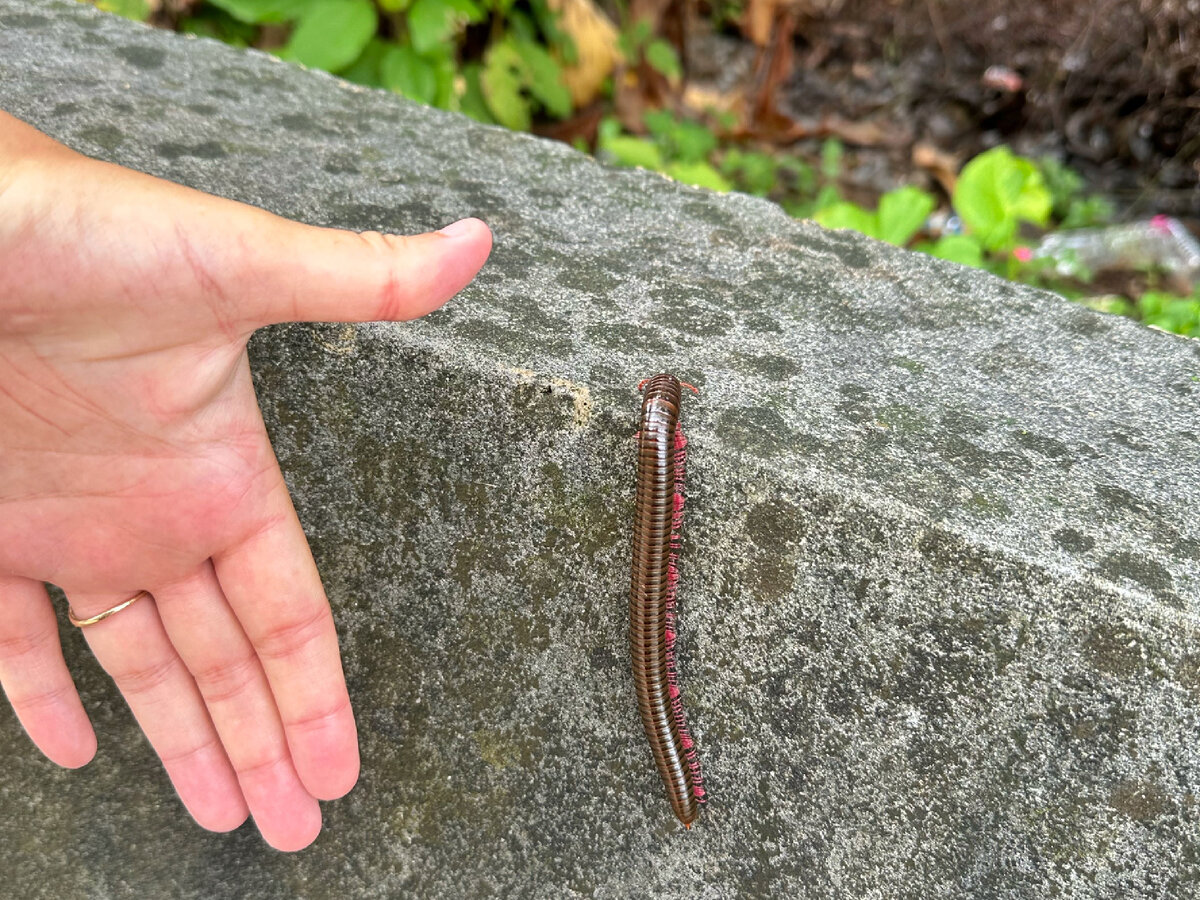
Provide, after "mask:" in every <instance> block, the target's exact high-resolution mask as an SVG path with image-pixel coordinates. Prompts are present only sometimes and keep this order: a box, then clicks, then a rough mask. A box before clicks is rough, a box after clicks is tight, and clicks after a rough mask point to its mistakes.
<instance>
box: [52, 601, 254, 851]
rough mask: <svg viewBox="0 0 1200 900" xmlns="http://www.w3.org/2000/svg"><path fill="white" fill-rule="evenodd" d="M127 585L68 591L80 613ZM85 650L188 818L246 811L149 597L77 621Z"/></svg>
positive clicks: (216, 826)
mask: <svg viewBox="0 0 1200 900" xmlns="http://www.w3.org/2000/svg"><path fill="white" fill-rule="evenodd" d="M129 596H132V592H130V593H129V594H125V595H123V596H113V595H111V594H78V593H72V594H71V595H70V597H69V599H70V602H71V609H72V611H73V613H74V614H75V616H76V617H77V618H79V619H82V620H85V621H86V620H87V619H88V618H89V617H93V616H96V615H98V614H99V613H101V612H103V611H105V610H108V609H112V608H113V607H115V606H117V605H118V604H120V603H121V602H122V601H123V600H125V599H127V598H128V597H129ZM83 635H84V637H85V638H86V639H87V642H88V645H89V646H90V647H91V648H92V653H94V654H95V656H96V659H97V660H98V661H99V663H100V665H101V666H103V667H104V670H105V671H106V672H108V674H109V675H110V676H111V677H112V679H113V681H115V682H116V684H117V687H118V688H119V689H120V691H121V693H122V695H124V697H125V701H126V702H127V703H128V704H129V708H130V710H132V712H133V716H134V718H135V719H137V722H138V725H140V726H141V728H142V731H143V732H144V733H145V735H146V738H147V739H148V740H149V741H150V745H151V746H152V747H153V748H154V751H155V752H156V753H157V754H158V756H159V758H160V759H161V760H162V763H163V767H164V768H165V769H166V771H167V775H168V776H169V777H170V779H171V783H172V784H173V785H174V786H175V791H176V792H177V793H178V794H179V799H180V800H181V801H182V802H183V805H184V806H185V807H187V810H188V812H189V813H191V815H192V818H194V819H195V820H196V821H197V822H198V823H199V824H200V825H201V826H202V827H204V828H207V829H209V830H212V831H229V830H231V829H233V828H236V827H237V826H238V825H240V824H241V823H242V822H244V821H245V819H246V812H247V810H246V802H245V800H244V799H243V797H242V792H241V789H240V787H239V786H238V782H237V777H236V775H235V774H234V771H233V768H232V767H231V766H230V764H229V759H228V757H227V756H226V755H225V751H224V749H223V748H222V746H221V741H220V738H219V737H218V736H217V732H216V729H215V728H214V727H213V723H212V720H211V719H210V718H209V716H208V713H207V711H206V710H205V707H204V701H203V700H202V698H201V696H200V692H199V691H198V690H197V689H196V682H195V681H194V680H193V679H192V676H191V674H190V673H189V672H188V670H187V667H186V666H185V665H184V664H183V661H182V660H181V659H180V657H179V654H177V653H176V652H175V648H174V647H173V646H172V645H171V641H170V640H169V638H168V637H167V633H166V631H165V630H164V629H163V624H162V621H161V619H160V618H159V615H158V610H157V608H156V606H155V601H154V599H153V598H152V597H150V596H146V597H143V598H142V599H141V600H139V601H138V602H135V603H133V604H131V605H130V606H129V607H127V608H125V609H122V610H121V611H120V612H117V613H115V614H114V615H112V616H110V617H108V618H105V619H103V620H102V621H98V622H95V623H94V624H88V625H85V626H84V627H83Z"/></svg>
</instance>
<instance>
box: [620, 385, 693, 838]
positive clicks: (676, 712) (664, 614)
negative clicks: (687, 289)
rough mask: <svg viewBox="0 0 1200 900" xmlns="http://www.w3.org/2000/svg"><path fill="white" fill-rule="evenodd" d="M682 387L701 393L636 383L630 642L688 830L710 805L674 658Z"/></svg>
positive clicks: (663, 765)
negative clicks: (639, 416) (705, 804)
mask: <svg viewBox="0 0 1200 900" xmlns="http://www.w3.org/2000/svg"><path fill="white" fill-rule="evenodd" d="M684 387H686V388H688V389H690V390H691V391H693V392H695V393H699V391H696V389H695V388H694V387H692V386H691V385H690V384H685V383H684V382H681V381H680V380H679V379H678V378H676V377H675V376H674V375H667V374H663V375H655V376H654V377H653V378H647V379H646V380H645V381H643V382H642V383H641V384H639V385H638V389H639V390H641V391H642V419H641V428H640V430H639V431H638V435H637V499H636V507H635V513H634V519H633V574H632V579H631V590H630V597H629V644H630V651H631V655H632V657H633V683H634V687H635V689H636V691H637V701H638V712H639V713H641V717H642V725H643V726H644V727H645V729H646V737H647V738H649V740H650V749H651V750H652V751H653V753H654V762H655V764H656V765H657V766H658V774H659V775H660V776H661V777H662V780H663V784H664V785H665V786H666V789H667V796H668V798H669V799H670V801H671V808H672V809H673V810H674V812H675V816H676V817H677V818H678V819H679V821H680V822H682V823H683V824H684V826H685V827H687V828H691V827H692V822H694V821H695V820H696V817H697V816H698V815H699V814H700V804H702V803H703V802H704V801H705V791H704V781H703V779H702V778H701V775H700V759H699V756H698V755H697V752H696V744H695V741H693V740H692V735H691V732H690V731H689V730H688V725H687V717H686V716H685V715H684V711H683V699H682V697H681V695H680V687H679V667H678V663H677V661H676V658H675V633H676V628H675V625H676V609H675V606H676V604H675V588H676V585H677V584H678V582H679V569H678V560H679V546H680V543H679V532H680V527H681V525H682V524H683V502H684V497H683V475H684V461H685V458H686V454H687V439H686V438H685V437H684V435H683V430H682V429H681V428H680V427H679V412H680V401H681V399H682V394H683V390H682V389H683V388H684Z"/></svg>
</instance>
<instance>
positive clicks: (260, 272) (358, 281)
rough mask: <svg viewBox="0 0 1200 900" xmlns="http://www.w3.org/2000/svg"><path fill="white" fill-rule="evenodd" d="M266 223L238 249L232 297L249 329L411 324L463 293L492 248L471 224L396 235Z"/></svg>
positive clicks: (484, 231) (479, 226) (488, 237)
mask: <svg viewBox="0 0 1200 900" xmlns="http://www.w3.org/2000/svg"><path fill="white" fill-rule="evenodd" d="M271 218H272V219H273V221H272V223H271V224H272V225H273V226H274V227H272V228H270V229H268V230H266V232H265V233H264V232H259V234H258V235H257V237H258V240H254V241H253V242H251V243H250V244H249V246H247V245H245V244H243V247H244V249H245V250H246V251H247V252H246V254H245V256H244V257H243V258H242V266H241V272H240V274H241V278H240V279H239V280H240V282H241V291H240V293H241V294H242V296H243V298H244V303H245V304H246V309H245V311H246V312H247V313H248V314H249V317H250V318H251V319H252V320H254V322H255V325H256V326H257V325H269V324H274V323H277V322H370V321H398V320H404V319H415V318H417V317H418V316H423V315H425V314H426V313H428V312H431V311H432V310H435V309H437V308H438V307H439V306H441V305H442V304H443V303H445V302H446V301H447V300H449V299H450V298H451V297H453V296H454V295H455V294H457V293H458V292H459V291H460V290H462V289H463V288H464V287H466V285H467V284H468V283H469V282H470V280H471V279H472V278H474V277H475V273H476V272H478V271H479V269H480V267H481V266H482V265H483V263H484V261H485V260H486V259H487V257H488V254H489V253H490V252H491V249H492V233H491V231H490V230H489V229H488V227H487V225H485V224H484V223H483V222H481V221H480V220H479V219H461V220H460V221H458V222H455V223H453V224H452V225H448V226H447V227H445V228H443V229H442V230H441V231H435V232H430V233H428V234H418V235H398V234H380V233H379V232H375V231H368V232H363V233H358V232H353V231H342V230H339V229H336V228H316V227H313V226H310V225H301V224H299V223H297V222H291V221H288V220H286V219H279V218H276V217H274V216H272V217H271Z"/></svg>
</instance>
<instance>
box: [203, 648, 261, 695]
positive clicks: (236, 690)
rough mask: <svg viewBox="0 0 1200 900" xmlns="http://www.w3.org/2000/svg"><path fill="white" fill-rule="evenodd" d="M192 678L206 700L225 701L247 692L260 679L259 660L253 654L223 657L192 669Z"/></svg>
mask: <svg viewBox="0 0 1200 900" xmlns="http://www.w3.org/2000/svg"><path fill="white" fill-rule="evenodd" d="M192 678H194V679H195V680H196V686H197V687H198V688H199V689H200V695H201V696H202V697H204V702H205V703H207V704H209V705H210V706H212V705H217V704H221V703H225V702H227V701H229V700H232V699H234V698H235V697H238V696H241V695H243V694H245V693H246V692H247V691H248V690H250V689H251V688H252V687H253V686H254V685H255V684H256V683H257V681H258V662H257V660H256V659H255V658H254V656H253V655H251V654H246V655H242V656H238V657H235V658H233V659H223V660H219V661H217V662H214V663H211V664H209V665H206V666H198V667H196V668H194V669H192Z"/></svg>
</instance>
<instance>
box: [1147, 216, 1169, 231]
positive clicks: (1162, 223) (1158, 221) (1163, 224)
mask: <svg viewBox="0 0 1200 900" xmlns="http://www.w3.org/2000/svg"><path fill="white" fill-rule="evenodd" d="M1150 227H1151V228H1153V229H1154V230H1155V231H1157V232H1158V233H1159V234H1170V233H1171V220H1170V219H1168V218H1167V217H1166V216H1164V215H1163V214H1162V213H1159V214H1158V215H1157V216H1155V217H1154V218H1152V219H1151V220H1150Z"/></svg>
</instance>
